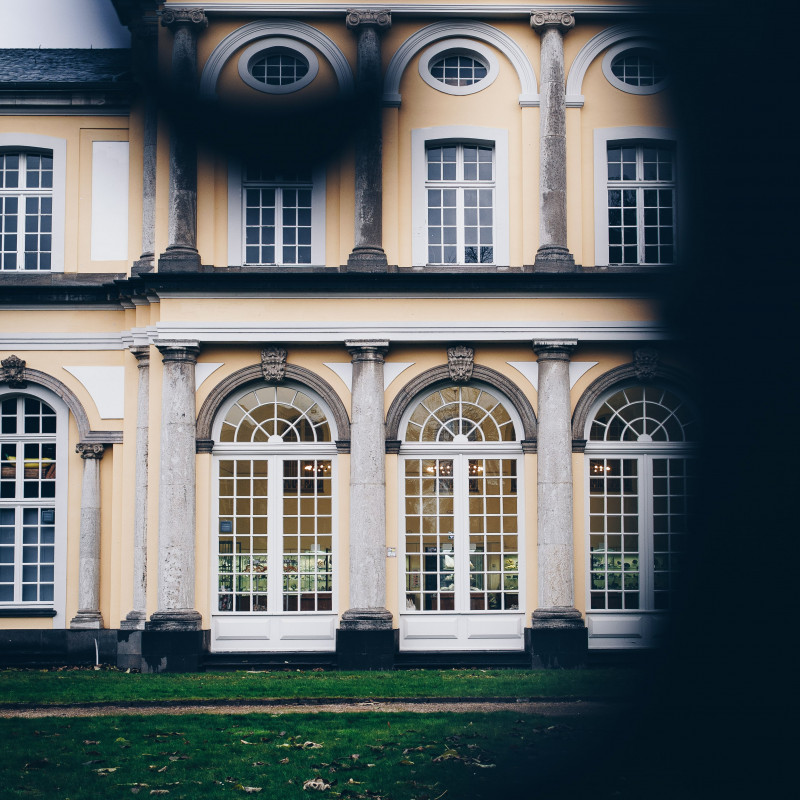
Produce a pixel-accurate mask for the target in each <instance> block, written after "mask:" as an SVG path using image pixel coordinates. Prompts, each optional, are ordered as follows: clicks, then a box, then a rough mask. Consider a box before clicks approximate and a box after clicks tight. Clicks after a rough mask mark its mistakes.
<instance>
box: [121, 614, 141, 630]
mask: <svg viewBox="0 0 800 800" xmlns="http://www.w3.org/2000/svg"><path fill="white" fill-rule="evenodd" d="M146 622H147V615H146V614H145V613H144V611H129V612H128V613H127V615H126V616H125V619H123V620H122V622H120V623H119V629H120V630H121V631H143V630H144V626H145V623H146Z"/></svg>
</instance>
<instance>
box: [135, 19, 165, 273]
mask: <svg viewBox="0 0 800 800" xmlns="http://www.w3.org/2000/svg"><path fill="white" fill-rule="evenodd" d="M131 45H132V49H133V53H134V67H135V73H136V76H137V78H138V80H139V81H140V83H141V85H142V87H143V92H142V94H143V103H144V109H143V112H144V125H143V129H142V145H143V149H142V254H141V255H140V256H139V258H138V259H137V260H136V261H134V262H133V268H132V270H131V271H132V272H133V274H134V275H138V274H141V273H143V272H150V271H151V270H152V269H153V261H154V259H155V249H156V241H155V238H156V157H157V153H156V148H157V144H158V97H157V96H156V82H157V80H158V70H157V66H158V26H157V25H156V24H155V20H153V19H149V18H148V19H142V20H140V21H139V22H138V23H137V24H135V25H134V26H132V27H131Z"/></svg>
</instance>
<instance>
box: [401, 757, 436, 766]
mask: <svg viewBox="0 0 800 800" xmlns="http://www.w3.org/2000/svg"><path fill="white" fill-rule="evenodd" d="M435 760H436V759H434V761H435ZM399 763H401V764H403V765H404V766H406V767H407V766H409V765H411V764H413V763H414V762H413V761H410V760H409V759H407V758H401V759H400V762H399Z"/></svg>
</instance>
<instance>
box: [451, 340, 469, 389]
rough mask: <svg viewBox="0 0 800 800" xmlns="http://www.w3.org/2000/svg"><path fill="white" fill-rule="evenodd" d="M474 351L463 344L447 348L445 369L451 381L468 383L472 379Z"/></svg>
mask: <svg viewBox="0 0 800 800" xmlns="http://www.w3.org/2000/svg"><path fill="white" fill-rule="evenodd" d="M474 356H475V351H474V350H473V349H472V348H471V347H466V346H465V345H461V344H460V345H457V346H456V347H448V348H447V369H448V370H449V371H450V380H451V381H453V383H469V381H471V380H472V367H473V358H474Z"/></svg>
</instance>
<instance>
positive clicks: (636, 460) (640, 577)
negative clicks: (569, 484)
mask: <svg viewBox="0 0 800 800" xmlns="http://www.w3.org/2000/svg"><path fill="white" fill-rule="evenodd" d="M588 428H589V431H588V437H587V439H588V442H587V445H586V454H587V459H586V461H587V468H588V486H589V498H588V505H589V507H588V529H589V533H588V540H589V565H588V566H589V570H588V574H589V578H588V583H589V585H588V596H589V603H588V605H589V609H588V612H589V616H590V620H589V622H590V624H589V629H590V642H591V644H592V646H595V647H624V646H646V645H649V644H653V643H654V640H655V639H656V638H657V635H658V625H659V617H663V614H664V612H666V611H668V610H669V608H670V607H671V605H672V602H673V596H674V592H675V591H676V589H677V588H678V584H679V581H680V578H681V575H682V573H683V570H684V568H685V563H686V558H687V557H688V553H689V552H690V550H691V538H690V535H691V532H690V519H691V517H690V511H691V502H692V496H693V493H694V489H693V483H694V460H693V458H692V454H693V450H692V442H693V441H694V440H695V432H696V428H697V423H696V421H695V417H694V413H693V411H692V409H691V407H690V405H689V404H688V403H687V402H686V401H685V400H684V399H683V398H681V397H680V396H679V394H678V393H676V392H675V391H673V390H671V389H668V388H664V387H661V386H654V385H646V386H645V385H633V386H627V387H625V388H623V389H616V390H612V391H611V392H610V393H609V394H607V395H606V396H605V398H601V400H600V402H599V404H598V407H597V409H596V411H595V412H594V414H592V415H590V422H589V424H588ZM629 612H633V614H632V616H633V615H635V620H634V621H628V622H625V621H624V620H621V619H620V616H621V615H626V614H629ZM602 615H606V617H604V616H602Z"/></svg>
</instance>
